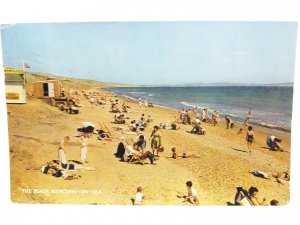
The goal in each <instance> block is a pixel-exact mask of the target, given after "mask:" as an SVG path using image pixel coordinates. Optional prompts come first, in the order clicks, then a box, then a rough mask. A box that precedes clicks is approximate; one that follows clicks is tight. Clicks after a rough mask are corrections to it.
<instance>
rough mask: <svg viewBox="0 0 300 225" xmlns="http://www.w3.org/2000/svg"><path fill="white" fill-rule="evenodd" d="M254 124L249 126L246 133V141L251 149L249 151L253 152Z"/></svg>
mask: <svg viewBox="0 0 300 225" xmlns="http://www.w3.org/2000/svg"><path fill="white" fill-rule="evenodd" d="M252 129H253V128H252V126H249V127H248V131H247V133H246V141H247V147H248V149H249V153H251V149H252V143H253V141H254V132H253V131H252Z"/></svg>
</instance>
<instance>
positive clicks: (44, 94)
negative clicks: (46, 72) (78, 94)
mask: <svg viewBox="0 0 300 225" xmlns="http://www.w3.org/2000/svg"><path fill="white" fill-rule="evenodd" d="M60 93H61V85H60V82H59V81H58V80H44V81H39V82H35V83H33V96H34V97H37V98H51V97H55V98H57V97H60Z"/></svg>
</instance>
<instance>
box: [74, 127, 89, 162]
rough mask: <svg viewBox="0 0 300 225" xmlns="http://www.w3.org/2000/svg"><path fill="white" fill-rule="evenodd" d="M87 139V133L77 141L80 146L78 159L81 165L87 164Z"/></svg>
mask: <svg viewBox="0 0 300 225" xmlns="http://www.w3.org/2000/svg"><path fill="white" fill-rule="evenodd" d="M88 139H89V135H88V134H87V133H84V134H83V136H81V137H80V139H79V140H77V141H78V142H79V143H80V144H81V147H80V158H81V162H82V164H84V163H87V140H88Z"/></svg>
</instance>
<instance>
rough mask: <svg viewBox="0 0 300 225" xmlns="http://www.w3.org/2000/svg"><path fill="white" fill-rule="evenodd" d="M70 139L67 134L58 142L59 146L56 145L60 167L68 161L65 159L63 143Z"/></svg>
mask: <svg viewBox="0 0 300 225" xmlns="http://www.w3.org/2000/svg"><path fill="white" fill-rule="evenodd" d="M68 141H70V137H69V136H65V137H64V139H63V140H62V141H61V142H60V144H59V147H58V160H59V162H60V164H61V166H62V167H64V166H63V165H67V164H68V161H67V159H66V154H65V150H64V147H65V144H66V143H67V142H68Z"/></svg>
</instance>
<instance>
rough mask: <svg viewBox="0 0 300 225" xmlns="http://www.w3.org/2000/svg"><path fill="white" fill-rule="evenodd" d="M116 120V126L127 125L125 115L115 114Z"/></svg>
mask: <svg viewBox="0 0 300 225" xmlns="http://www.w3.org/2000/svg"><path fill="white" fill-rule="evenodd" d="M114 118H115V120H114V123H116V124H125V117H124V114H119V113H117V114H115V116H114Z"/></svg>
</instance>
